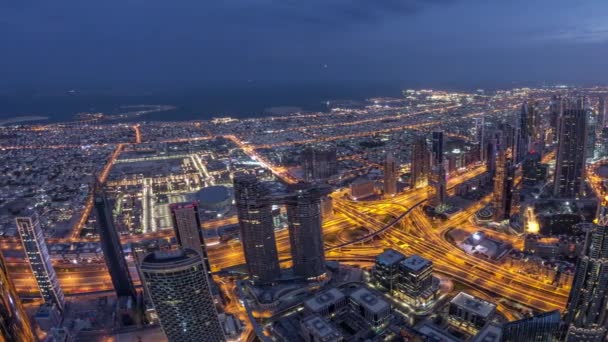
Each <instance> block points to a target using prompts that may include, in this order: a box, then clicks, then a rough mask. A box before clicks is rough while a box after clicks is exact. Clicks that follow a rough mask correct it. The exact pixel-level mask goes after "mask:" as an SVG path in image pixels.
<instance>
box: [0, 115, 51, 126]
mask: <svg viewBox="0 0 608 342" xmlns="http://www.w3.org/2000/svg"><path fill="white" fill-rule="evenodd" d="M49 119H50V118H49V117H48V116H40V115H28V116H15V117H12V118H8V119H2V120H0V126H4V125H10V124H15V123H20V122H28V121H44V120H49Z"/></svg>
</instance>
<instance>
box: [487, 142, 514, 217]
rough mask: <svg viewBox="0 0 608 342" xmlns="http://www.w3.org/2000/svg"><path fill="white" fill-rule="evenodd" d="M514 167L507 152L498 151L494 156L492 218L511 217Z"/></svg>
mask: <svg viewBox="0 0 608 342" xmlns="http://www.w3.org/2000/svg"><path fill="white" fill-rule="evenodd" d="M514 171H515V170H514V167H513V165H512V162H511V159H510V158H508V156H507V152H506V151H504V150H501V151H498V156H497V157H496V173H495V174H494V192H493V194H492V200H493V203H494V220H495V221H503V220H507V219H509V217H511V209H512V207H513V190H514V189H513V181H514Z"/></svg>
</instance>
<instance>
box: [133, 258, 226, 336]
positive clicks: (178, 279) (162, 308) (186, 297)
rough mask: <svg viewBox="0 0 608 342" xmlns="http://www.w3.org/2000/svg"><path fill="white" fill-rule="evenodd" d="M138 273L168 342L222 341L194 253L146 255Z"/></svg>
mask: <svg viewBox="0 0 608 342" xmlns="http://www.w3.org/2000/svg"><path fill="white" fill-rule="evenodd" d="M141 272H142V274H143V276H144V281H145V283H146V288H147V289H148V291H149V293H150V298H151V299H152V303H153V304H154V308H155V309H156V312H157V314H158V319H159V321H160V325H161V327H162V329H163V331H164V333H165V334H166V335H167V338H168V340H169V341H170V342H174V341H175V342H177V341H179V342H188V341H192V342H201V341H208V342H217V341H225V337H224V332H223V330H222V327H221V325H220V322H219V319H218V316H217V311H216V309H215V304H214V302H213V297H212V296H211V292H210V288H209V277H208V276H207V271H206V268H205V263H204V261H203V259H202V258H201V256H200V254H199V253H198V252H195V251H193V250H191V249H189V248H186V249H178V250H173V251H166V252H154V253H150V254H148V255H147V256H146V257H145V258H144V260H143V262H142V265H141Z"/></svg>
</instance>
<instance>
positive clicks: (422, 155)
mask: <svg viewBox="0 0 608 342" xmlns="http://www.w3.org/2000/svg"><path fill="white" fill-rule="evenodd" d="M443 153H444V139H443V132H441V131H436V132H433V133H432V134H431V146H430V149H429V146H428V144H427V138H426V135H418V136H415V137H414V140H413V142H412V147H411V164H410V171H411V173H410V174H411V178H410V185H411V187H412V188H421V187H425V186H427V185H428V186H429V193H428V198H429V204H430V205H431V206H434V207H437V206H440V205H442V204H445V201H446V198H447V183H446V181H447V179H446V177H447V175H446V168H445V163H444V156H443Z"/></svg>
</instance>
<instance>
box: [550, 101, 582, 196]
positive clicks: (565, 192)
mask: <svg viewBox="0 0 608 342" xmlns="http://www.w3.org/2000/svg"><path fill="white" fill-rule="evenodd" d="M557 136H558V143H557V154H556V165H555V181H554V188H553V195H554V196H556V197H561V198H577V197H579V196H581V195H583V193H584V190H585V160H586V159H585V158H586V154H585V152H586V140H587V110H586V109H585V104H584V99H583V98H579V99H578V100H576V101H575V100H572V99H564V100H563V101H562V112H561V115H560V117H559V122H558V130H557Z"/></svg>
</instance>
